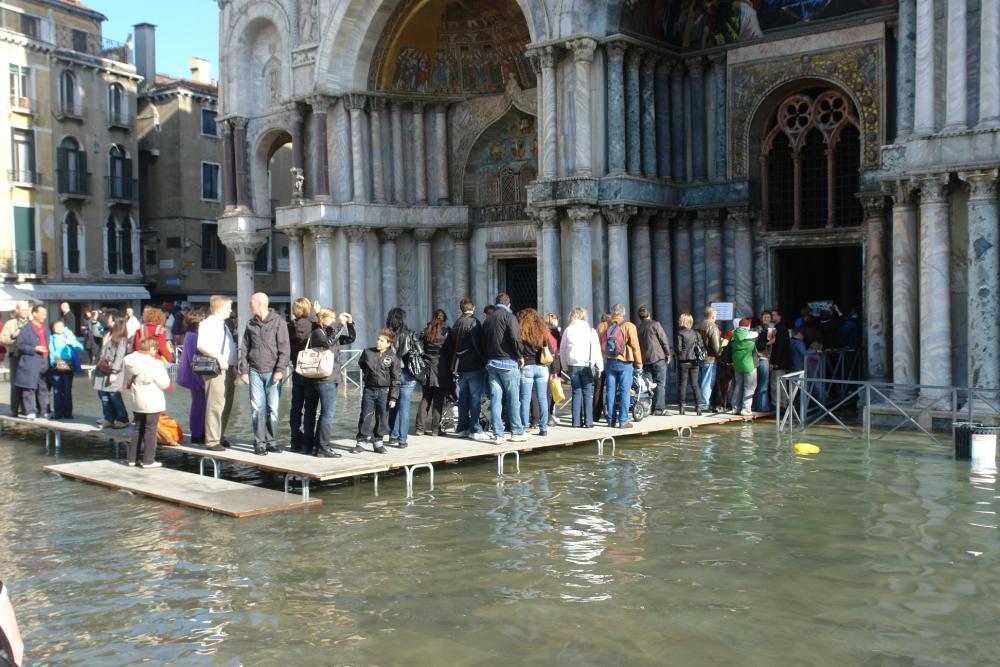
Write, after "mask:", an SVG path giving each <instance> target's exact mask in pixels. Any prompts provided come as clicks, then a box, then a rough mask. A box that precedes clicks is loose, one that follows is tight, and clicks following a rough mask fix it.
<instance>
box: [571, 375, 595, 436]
mask: <svg viewBox="0 0 1000 667" xmlns="http://www.w3.org/2000/svg"><path fill="white" fill-rule="evenodd" d="M569 381H570V385H571V386H572V387H573V426H575V427H577V428H579V427H580V426H584V427H586V428H590V427H591V426H593V425H594V373H593V372H592V371H591V370H590V367H589V366H570V371H569Z"/></svg>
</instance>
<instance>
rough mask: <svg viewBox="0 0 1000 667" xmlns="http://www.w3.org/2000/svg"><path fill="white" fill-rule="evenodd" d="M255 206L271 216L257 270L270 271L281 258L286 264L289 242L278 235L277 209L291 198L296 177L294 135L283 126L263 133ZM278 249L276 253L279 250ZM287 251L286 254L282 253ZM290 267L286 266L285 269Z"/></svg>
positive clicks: (256, 160)
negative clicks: (270, 230) (282, 128)
mask: <svg viewBox="0 0 1000 667" xmlns="http://www.w3.org/2000/svg"><path fill="white" fill-rule="evenodd" d="M254 172H255V173H254V179H253V181H254V183H255V187H256V191H255V192H254V199H255V207H254V208H255V209H256V210H257V211H261V212H262V214H265V213H264V212H266V215H268V216H270V218H271V228H272V232H271V235H270V236H269V237H268V241H267V243H265V244H264V246H263V247H262V248H261V249H260V250H258V251H257V256H256V259H255V262H254V271H256V272H257V273H271V272H273V271H276V270H277V267H278V264H279V261H280V260H285V261H284V265H287V259H288V258H287V252H288V244H287V242H285V239H284V235H282V237H281V239H276V238H275V232H274V231H273V230H274V224H275V211H276V210H277V209H278V207H281V206H288V205H289V204H290V203H291V201H292V193H293V188H294V176H293V175H292V135H291V134H289V133H288V132H286V131H284V130H280V129H276V130H272V131H270V132H268V133H266V134H265V135H264V137H263V138H262V139H261V140H260V142H259V143H258V145H257V151H256V154H255V156H254ZM276 250H277V252H276ZM282 252H283V253H285V255H286V256H279V255H281V254H282ZM286 270H287V269H286Z"/></svg>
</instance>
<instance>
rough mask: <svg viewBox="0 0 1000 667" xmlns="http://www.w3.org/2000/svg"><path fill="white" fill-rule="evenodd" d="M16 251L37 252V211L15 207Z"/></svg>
mask: <svg viewBox="0 0 1000 667" xmlns="http://www.w3.org/2000/svg"><path fill="white" fill-rule="evenodd" d="M14 250H16V251H19V252H23V251H31V252H34V250H35V209H33V208H25V207H23V206H15V207H14Z"/></svg>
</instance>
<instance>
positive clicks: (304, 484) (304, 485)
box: [285, 473, 309, 500]
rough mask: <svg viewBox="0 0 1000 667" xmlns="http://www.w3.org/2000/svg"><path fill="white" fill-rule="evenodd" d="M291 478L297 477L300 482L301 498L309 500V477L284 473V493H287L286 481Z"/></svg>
mask: <svg viewBox="0 0 1000 667" xmlns="http://www.w3.org/2000/svg"><path fill="white" fill-rule="evenodd" d="M293 479H297V480H299V481H300V482H302V500H309V478H308V477H300V476H298V475H292V474H288V473H286V474H285V493H288V483H289V482H290V481H291V480H293Z"/></svg>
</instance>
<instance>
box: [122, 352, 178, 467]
mask: <svg viewBox="0 0 1000 667" xmlns="http://www.w3.org/2000/svg"><path fill="white" fill-rule="evenodd" d="M159 352H160V342H159V341H158V340H157V339H156V338H155V337H154V336H147V337H145V338H142V339H140V340H139V344H138V345H136V350H135V352H133V353H132V354H130V355H128V356H126V357H125V377H124V379H123V382H124V384H125V387H127V388H128V389H129V390H130V391H131V392H132V405H133V407H134V410H135V433H134V434H133V435H132V440H130V441H129V443H128V464H129V465H130V466H134V465H135V463H136V459H137V457H138V454H139V443H140V442H141V443H142V446H143V454H142V467H143V468H158V467H160V465H161V464H159V463H157V462H156V427H157V426H158V425H159V423H160V414H161V413H162V412H163V411H164V410H166V407H167V403H166V398H165V397H164V396H163V391H164V390H165V389H169V388H170V376H169V375H168V374H167V367H166V366H164V365H163V362H162V361H160V358H159Z"/></svg>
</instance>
